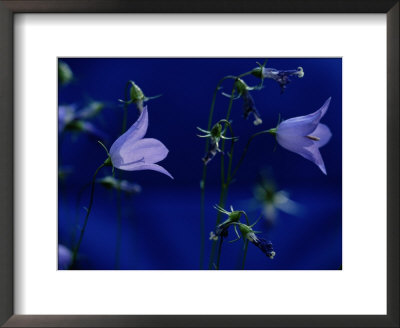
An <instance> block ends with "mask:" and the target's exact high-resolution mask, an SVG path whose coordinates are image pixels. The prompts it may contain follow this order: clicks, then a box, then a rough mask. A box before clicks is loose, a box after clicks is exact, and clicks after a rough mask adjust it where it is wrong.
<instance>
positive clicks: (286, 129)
mask: <svg viewBox="0 0 400 328" xmlns="http://www.w3.org/2000/svg"><path fill="white" fill-rule="evenodd" d="M330 101H331V98H330V97H329V98H328V100H327V101H325V103H324V104H323V105H322V107H321V108H320V109H318V110H317V111H315V112H314V113H311V114H308V115H306V116H299V117H294V118H291V119H288V120H286V121H283V122H282V123H281V124H279V126H278V128H277V131H276V132H277V134H281V135H287V136H307V135H309V134H310V133H311V132H313V131H314V130H315V129H316V128H317V126H318V123H319V121H320V119H321V118H322V117H323V116H324V115H325V113H326V111H327V110H328V107H329V103H330Z"/></svg>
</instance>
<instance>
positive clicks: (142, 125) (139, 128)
mask: <svg viewBox="0 0 400 328" xmlns="http://www.w3.org/2000/svg"><path fill="white" fill-rule="evenodd" d="M148 125H149V114H148V112H147V106H146V107H144V108H143V112H142V113H141V114H140V116H139V118H138V120H137V121H136V122H135V123H134V124H133V125H132V126H131V127H130V128H129V129H128V131H126V132H125V133H124V134H123V135H122V136H120V137H119V138H118V139H117V140H116V141H115V142H114V143H113V145H112V146H111V148H110V155H111V157H113V154H116V153H119V150H120V148H121V147H122V146H123V145H124V144H125V143H126V142H127V141H129V144H132V143H134V142H136V141H138V140H140V139H142V138H143V137H144V135H145V134H146V132H147V127H148ZM113 163H114V161H113ZM114 165H115V163H114Z"/></svg>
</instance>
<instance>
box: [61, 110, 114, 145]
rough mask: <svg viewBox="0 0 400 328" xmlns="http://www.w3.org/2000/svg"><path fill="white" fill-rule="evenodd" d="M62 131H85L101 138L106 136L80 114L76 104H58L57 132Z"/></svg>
mask: <svg viewBox="0 0 400 328" xmlns="http://www.w3.org/2000/svg"><path fill="white" fill-rule="evenodd" d="M63 131H72V132H86V133H88V134H90V135H92V136H94V137H96V138H99V139H102V140H104V139H106V138H107V136H106V135H105V134H104V133H103V132H102V131H101V130H100V129H98V128H97V127H96V126H95V125H94V124H93V123H91V122H89V121H87V120H86V119H85V118H84V117H83V116H82V115H81V112H79V111H78V110H77V106H76V105H60V106H58V132H59V133H61V132H63Z"/></svg>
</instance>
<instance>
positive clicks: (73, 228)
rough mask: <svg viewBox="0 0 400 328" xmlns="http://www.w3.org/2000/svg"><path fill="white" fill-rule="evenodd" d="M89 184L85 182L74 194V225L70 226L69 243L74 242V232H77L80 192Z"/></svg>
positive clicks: (72, 243)
mask: <svg viewBox="0 0 400 328" xmlns="http://www.w3.org/2000/svg"><path fill="white" fill-rule="evenodd" d="M90 185H91V182H89V183H86V184H85V185H83V186H82V187H81V189H79V191H78V193H77V195H76V202H75V220H74V225H73V227H72V231H71V245H74V244H75V239H76V237H77V236H76V232H77V228H78V226H79V209H80V207H79V204H80V202H81V199H82V194H83V192H84V191H85V190H86V188H87V187H89V186H90Z"/></svg>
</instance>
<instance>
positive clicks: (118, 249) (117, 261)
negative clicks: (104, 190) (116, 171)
mask: <svg viewBox="0 0 400 328" xmlns="http://www.w3.org/2000/svg"><path fill="white" fill-rule="evenodd" d="M121 210H122V208H121V190H117V239H116V240H117V242H116V245H115V270H119V266H120V253H121V237H122V236H121V235H122V213H121Z"/></svg>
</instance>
